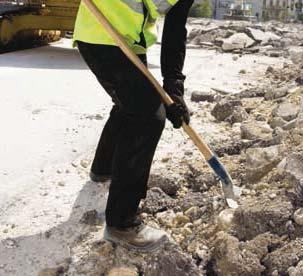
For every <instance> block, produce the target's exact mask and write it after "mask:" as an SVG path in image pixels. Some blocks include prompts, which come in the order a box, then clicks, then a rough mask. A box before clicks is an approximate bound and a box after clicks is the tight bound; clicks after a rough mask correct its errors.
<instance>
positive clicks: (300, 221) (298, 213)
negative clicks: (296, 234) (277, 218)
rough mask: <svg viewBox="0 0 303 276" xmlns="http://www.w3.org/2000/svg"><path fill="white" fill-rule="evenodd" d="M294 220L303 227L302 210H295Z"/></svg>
mask: <svg viewBox="0 0 303 276" xmlns="http://www.w3.org/2000/svg"><path fill="white" fill-rule="evenodd" d="M294 220H295V222H296V224H298V225H300V226H303V208H300V209H298V210H296V212H295V213H294Z"/></svg>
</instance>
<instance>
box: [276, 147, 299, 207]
mask: <svg viewBox="0 0 303 276" xmlns="http://www.w3.org/2000/svg"><path fill="white" fill-rule="evenodd" d="M278 168H279V169H280V171H282V172H284V173H286V175H287V177H288V180H289V182H290V184H291V185H292V186H293V187H294V189H295V192H296V196H297V198H298V199H299V200H300V201H301V200H303V153H302V152H299V153H292V154H290V155H288V156H287V157H286V158H284V159H283V160H282V161H281V163H280V164H279V165H278Z"/></svg>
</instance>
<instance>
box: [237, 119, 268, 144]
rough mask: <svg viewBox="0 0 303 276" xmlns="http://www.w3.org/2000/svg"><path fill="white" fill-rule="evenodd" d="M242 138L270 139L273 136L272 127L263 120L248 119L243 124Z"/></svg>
mask: <svg viewBox="0 0 303 276" xmlns="http://www.w3.org/2000/svg"><path fill="white" fill-rule="evenodd" d="M241 138H242V139H247V140H256V139H270V138H272V129H271V128H270V126H269V125H268V124H267V123H265V122H261V121H247V122H243V123H242V125H241Z"/></svg>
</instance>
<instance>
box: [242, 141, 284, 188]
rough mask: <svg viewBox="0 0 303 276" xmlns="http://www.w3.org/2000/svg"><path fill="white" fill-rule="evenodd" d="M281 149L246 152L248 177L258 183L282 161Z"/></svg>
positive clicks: (260, 149)
mask: <svg viewBox="0 0 303 276" xmlns="http://www.w3.org/2000/svg"><path fill="white" fill-rule="evenodd" d="M281 159H282V157H281V147H279V146H270V147H267V148H249V149H247V150H246V164H247V177H248V179H249V180H250V181H252V182H256V181H258V180H260V179H261V178H262V177H264V176H265V175H266V174H268V173H269V172H270V171H271V170H272V169H273V168H274V167H276V166H277V165H278V163H279V162H280V161H281Z"/></svg>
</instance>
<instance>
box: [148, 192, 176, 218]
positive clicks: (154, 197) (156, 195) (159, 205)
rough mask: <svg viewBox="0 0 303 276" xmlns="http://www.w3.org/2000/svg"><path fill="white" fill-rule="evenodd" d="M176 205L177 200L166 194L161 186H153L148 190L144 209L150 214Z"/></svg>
mask: <svg viewBox="0 0 303 276" xmlns="http://www.w3.org/2000/svg"><path fill="white" fill-rule="evenodd" d="M174 206H176V201H175V200H173V199H172V198H171V197H170V196H168V195H167V194H165V193H164V192H163V191H162V190H161V189H160V188H158V187H153V188H151V189H150V190H149V191H148V192H147V197H146V199H145V200H144V202H143V205H142V211H143V212H145V213H149V214H155V213H157V212H162V211H165V210H167V209H169V208H173V207H174Z"/></svg>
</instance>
